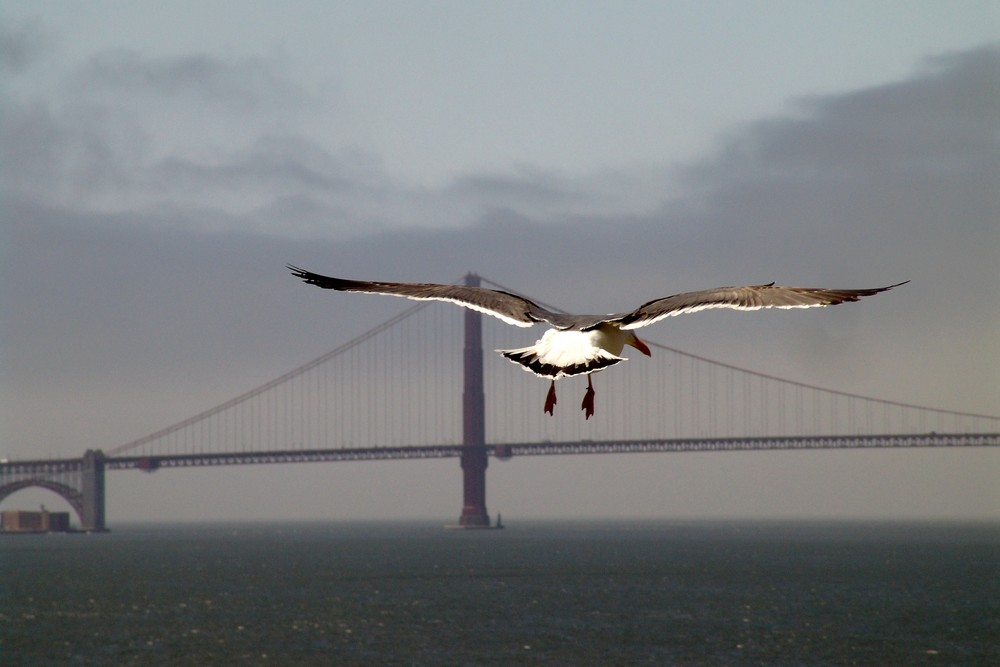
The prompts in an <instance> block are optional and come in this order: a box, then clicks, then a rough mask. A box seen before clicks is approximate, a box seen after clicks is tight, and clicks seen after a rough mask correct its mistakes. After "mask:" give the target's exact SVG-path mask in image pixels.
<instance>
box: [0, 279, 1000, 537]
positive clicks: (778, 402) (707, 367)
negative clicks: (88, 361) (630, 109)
mask: <svg viewBox="0 0 1000 667" xmlns="http://www.w3.org/2000/svg"><path fill="white" fill-rule="evenodd" d="M465 280H466V283H467V284H474V285H478V284H480V281H482V282H485V283H487V284H488V285H490V286H493V287H497V288H499V289H506V290H507V291H511V290H509V289H508V288H505V287H503V286H502V285H498V284H496V283H493V282H492V281H489V280H486V279H482V278H480V277H479V276H476V275H474V274H470V275H468V276H466V278H465ZM459 318H461V319H459ZM485 322H488V323H489V325H487V326H484V323H485ZM485 322H484V318H483V317H482V316H481V315H480V314H479V313H475V312H473V311H465V312H461V311H456V309H454V308H452V307H449V306H440V305H436V304H434V303H433V302H421V303H419V304H417V305H414V306H411V307H410V308H407V309H406V310H404V311H402V312H400V313H399V314H398V315H396V316H395V317H392V318H390V319H389V320H387V321H385V322H383V323H382V324H380V325H378V326H376V327H374V328H373V329H371V330H369V331H367V332H365V333H363V334H361V335H359V336H357V337H356V338H354V339H352V340H350V341H348V342H346V343H344V344H342V345H340V346H339V347H337V348H335V349H333V350H331V351H330V352H328V353H326V354H324V355H322V356H321V357H318V358H316V359H313V360H312V361H310V362H308V363H306V364H304V365H302V366H299V367H298V368H296V369H294V370H292V371H289V372H288V373H285V374H284V375H282V376H280V377H278V378H275V379H274V380H272V381H270V382H267V383H265V384H263V385H261V386H259V387H256V388H254V389H252V390H251V391H248V392H246V393H244V394H241V395H239V396H237V397H235V398H233V399H232V400H229V401H227V402H225V403H222V404H220V405H217V406H215V407H212V408H211V409H208V410H205V411H203V412H201V413H199V414H196V415H194V416H192V417H190V418H188V419H185V420H183V421H181V422H178V423H176V424H174V425H171V426H169V427H167V428H163V429H160V430H158V431H156V432H154V433H151V434H149V435H147V436H145V437H143V438H139V439H137V440H134V441H132V442H129V443H125V444H123V445H120V446H117V447H114V448H111V449H109V450H108V451H106V452H105V451H102V450H88V451H87V452H86V453H85V454H84V455H83V456H82V457H81V458H77V459H74V458H67V459H44V460H22V461H5V462H2V463H0V501H2V500H3V499H4V498H6V497H7V496H9V495H11V494H13V493H15V492H17V491H19V490H21V489H24V488H28V487H42V488H46V489H48V490H50V491H53V492H54V493H56V494H58V495H60V496H61V497H63V498H64V499H65V500H66V501H67V502H68V503H69V504H70V506H71V507H72V508H73V509H74V511H75V512H76V514H77V516H78V518H79V520H80V524H81V527H82V529H84V530H89V531H101V530H105V529H106V518H105V495H106V483H105V472H106V471H107V470H123V469H133V470H142V471H146V472H154V471H156V470H159V469H161V468H175V467H192V466H218V465H243V464H267V463H302V462H320V461H359V460H385V459H418V458H443V457H455V458H458V459H459V460H460V463H461V468H462V471H463V506H462V511H461V515H460V518H459V525H461V526H464V527H469V528H476V527H489V526H490V518H489V515H488V513H487V510H486V497H485V488H486V484H485V474H486V468H487V464H488V459H489V457H494V458H496V459H499V460H504V459H507V458H510V457H512V456H535V455H557V454H598V453H612V454H625V453H650V452H687V451H734V450H740V451H745V450H775V449H852V448H893V447H897V448H898V447H996V446H1000V417H997V416H991V415H982V414H973V413H967V412H959V411H953V410H943V409H937V408H931V407H926V406H918V405H911V404H907V403H902V402H897V401H891V400H883V399H879V398H873V397H868V396H862V395H858V394H853V393H848V392H842V391H835V390H831V389H827V388H822V387H818V386H815V385H811V384H806V383H802V382H796V381H794V380H789V379H784V378H779V377H775V376H773V375H769V374H765V373H760V372H757V371H753V370H750V369H746V368H741V367H737V366H734V365H731V364H725V363H721V362H718V361H714V360H711V359H707V358H705V357H701V356H697V355H693V354H689V353H687V352H684V351H681V350H678V349H676V348H672V347H668V346H665V345H661V344H658V343H656V342H654V341H650V340H648V339H646V342H647V343H648V344H649V345H650V346H651V347H653V348H654V351H655V352H656V353H655V354H654V356H653V358H652V359H651V360H647V359H643V360H642V361H643V363H641V364H639V363H637V364H626V365H625V366H622V367H619V368H617V369H616V370H615V372H613V373H605V374H601V377H600V380H601V383H602V391H601V392H599V393H598V406H597V409H598V412H597V416H596V418H594V419H590V420H584V419H583V418H582V415H581V414H580V413H579V411H578V410H577V409H576V407H577V406H575V405H566V404H565V403H568V402H569V399H568V396H570V395H571V393H572V389H573V383H574V380H573V379H569V380H562V381H561V384H562V385H563V390H562V392H561V394H560V395H561V396H563V397H564V398H563V400H564V403H563V404H560V405H559V406H557V409H556V413H555V415H554V416H548V415H544V414H542V410H541V400H542V396H543V393H544V388H540V387H543V385H542V384H540V383H539V382H538V380H537V378H534V377H532V376H531V375H530V374H528V373H525V372H522V371H520V370H518V369H516V368H513V367H511V366H510V364H509V362H507V361H506V360H504V359H502V358H501V357H500V356H499V355H494V354H489V355H484V353H483V350H484V349H497V348H502V347H512V346H514V345H517V344H518V343H517V342H516V341H514V342H512V340H511V339H512V337H513V336H515V335H517V334H520V335H522V336H526V338H525V342H524V344H528V343H531V342H533V340H534V337H535V336H534V335H533V333H532V332H530V331H527V332H525V331H524V330H519V331H517V332H514V331H512V329H511V328H510V327H507V326H503V325H497V326H491V325H494V323H493V322H492V320H490V319H486V320H485ZM529 338H530V339H529ZM457 350H462V353H461V354H459V353H458V352H457ZM577 380H579V379H577ZM578 389H579V392H578V393H579V394H580V395H582V393H583V391H582V390H583V385H582V384H580V385H579V387H578ZM602 401H604V402H602Z"/></svg>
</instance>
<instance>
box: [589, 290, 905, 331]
mask: <svg viewBox="0 0 1000 667" xmlns="http://www.w3.org/2000/svg"><path fill="white" fill-rule="evenodd" d="M908 282H910V281H908V280H907V281H905V282H901V283H897V284H895V285H889V286H888V287H876V288H873V289H821V288H811V287H780V286H776V285H775V284H774V283H771V284H769V285H751V286H747V287H719V288H716V289H709V290H702V291H700V292H686V293H684V294H675V295H673V296H668V297H664V298H662V299H654V300H652V301H648V302H646V303H644V304H642V305H641V306H639V307H638V308H636V309H635V310H633V311H632V312H630V313H623V314H620V315H614V316H612V317H610V318H608V320H607V321H609V322H616V323H618V325H619V326H620V327H621V328H622V329H638V328H639V327H644V326H647V325H650V324H653V323H654V322H659V321H660V320H662V319H663V318H665V317H670V316H672V315H680V314H681V313H693V312H696V311H699V310H706V309H708V308H734V309H736V310H759V309H761V308H815V307H817V306H830V305H834V304H838V303H844V302H845V301H857V300H858V299H859V298H861V297H863V296H871V295H872V294H878V293H879V292H884V291H886V290H889V289H892V288H893V287H899V286H900V285H905V284H906V283H908Z"/></svg>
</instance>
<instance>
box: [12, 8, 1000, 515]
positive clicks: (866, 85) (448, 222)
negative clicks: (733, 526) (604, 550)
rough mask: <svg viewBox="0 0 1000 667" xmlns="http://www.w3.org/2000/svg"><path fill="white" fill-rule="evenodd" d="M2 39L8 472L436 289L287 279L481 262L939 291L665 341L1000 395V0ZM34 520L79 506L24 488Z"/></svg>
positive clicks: (446, 481)
mask: <svg viewBox="0 0 1000 667" xmlns="http://www.w3.org/2000/svg"><path fill="white" fill-rule="evenodd" d="M206 4H208V6H207V7H206V6H205V5H206ZM0 44H2V51H0V58H2V62H0V66H2V72H3V75H2V80H0V85H2V92H0V155H2V156H3V159H2V161H0V197H2V200H0V206H2V215H0V234H2V237H0V247H2V255H0V270H2V272H3V280H2V283H0V284H2V287H0V290H2V291H0V298H2V311H3V317H2V318H0V335H2V338H0V342H2V356H0V396H2V399H0V403H2V405H3V407H2V413H0V416H2V419H3V422H2V424H0V429H2V431H0V435H2V442H0V456H3V457H8V458H37V457H49V456H55V457H58V456H78V455H80V454H81V453H82V452H83V450H84V449H87V448H101V449H105V450H108V449H111V448H113V447H115V446H117V445H120V444H122V443H124V442H128V441H131V440H133V439H135V438H138V437H141V436H143V435H145V434H147V433H149V432H152V431H155V430H157V429H159V428H161V427H163V426H166V425H169V424H171V423H174V422H177V421H179V420H181V419H184V418H185V417H188V416H190V415H191V414H193V413H195V412H198V411H200V410H202V409H205V408H208V407H210V406H212V405H214V404H217V403H221V402H223V401H225V400H227V399H229V398H232V397H233V396H236V395H237V394H240V393H242V392H243V391H246V390H247V389H250V388H252V387H254V386H256V385H258V384H260V383H261V382H263V381H266V380H268V379H270V378H272V377H276V376H278V375H280V374H282V373H284V372H285V371H287V370H289V369H291V368H293V367H295V366H297V365H298V364H300V363H303V362H305V361H308V360H309V359H311V358H313V357H316V356H318V355H320V354H322V353H324V352H326V351H328V350H329V349H332V348H333V347H335V346H336V345H338V344H339V343H342V342H344V341H346V340H348V339H350V338H352V337H354V336H356V335H358V334H359V333H361V332H363V331H364V330H366V329H367V328H370V327H371V326H373V325H375V324H377V323H378V322H380V321H381V320H383V319H385V318H386V317H388V316H389V315H391V314H393V313H395V312H398V311H399V309H400V308H401V307H402V304H401V303H399V302H396V301H395V300H391V299H378V298H372V299H370V300H369V299H363V298H360V297H350V296H344V295H331V294H328V293H322V292H320V291H319V290H314V289H309V288H306V287H304V286H302V285H301V284H300V283H297V282H296V281H294V280H293V279H291V278H290V277H289V276H288V275H287V273H286V272H285V270H284V268H283V267H284V264H285V263H286V262H293V263H295V264H298V265H301V266H304V267H307V268H310V269H312V270H315V271H318V272H321V273H331V274H336V275H342V276H345V277H357V278H372V279H389V280H414V281H431V282H438V281H441V282H448V281H452V280H455V279H456V278H458V277H459V276H461V275H462V274H464V273H465V272H466V271H470V270H471V271H476V272H478V273H480V274H482V275H484V276H488V277H489V278H491V279H493V280H496V281H497V282H500V283H503V284H505V285H507V286H509V287H511V288H514V289H517V290H519V291H522V292H524V293H527V294H530V295H532V296H534V297H536V298H538V299H541V300H543V301H545V302H547V303H553V304H558V305H559V306H561V307H564V308H566V309H569V310H579V311H590V312H611V311H620V310H624V309H627V308H631V307H633V306H635V305H638V303H641V302H643V301H646V300H648V299H651V298H654V297H659V296H665V295H667V294H672V293H676V292H680V291H687V290H693V289H702V288H707V287H715V286H719V285H728V284H748V283H758V282H768V281H771V280H776V281H778V282H780V283H784V284H798V285H809V286H829V287H874V286H882V285H887V284H890V283H895V282H899V281H901V280H910V281H912V282H911V283H910V284H909V285H907V286H905V287H904V288H900V289H898V290H895V291H893V292H891V293H889V294H887V295H880V296H878V297H875V298H874V299H872V300H866V301H865V302H862V303H861V304H851V305H850V306H844V307H838V308H830V309H825V310H823V311H822V312H821V313H820V314H819V315H816V314H815V313H816V311H807V312H803V313H796V314H795V316H794V317H792V316H788V317H786V316H785V315H784V314H781V315H780V316H777V317H774V316H772V314H771V313H755V314H748V313H735V312H727V313H718V312H713V313H704V314H698V315H690V316H685V317H683V318H676V320H672V321H669V322H665V323H661V324H660V325H657V326H656V327H654V328H651V329H649V330H648V331H649V333H648V335H649V337H650V338H652V339H654V340H658V341H662V342H664V343H667V344H671V345H674V346H676V347H680V348H682V349H686V350H689V351H691V352H694V353H696V354H701V355H704V356H708V357H711V358H716V359H719V360H721V361H724V362H729V363H735V364H737V365H740V366H745V367H749V368H757V369H759V370H761V371H765V372H773V373H775V374H777V375H781V376H787V377H791V378H795V379H799V380H802V381H806V382H809V383H812V384H818V385H822V386H829V387H830V388H833V389H839V390H844V391H851V392H857V393H862V394H866V395H873V396H879V397H884V398H887V399H891V400H895V401H902V402H907V403H916V404H922V405H932V406H937V407H941V408H946V409H953V410H962V411H969V412H976V413H986V414H1000V296H998V295H1000V269H998V268H997V267H998V266H1000V222H998V221H1000V194H998V193H1000V187H998V178H1000V150H998V148H1000V145H998V144H1000V5H997V3H996V2H993V1H992V0H990V1H984V2H909V3H895V2H870V1H865V2H839V3H822V2H818V3H813V2H766V3H745V2H713V3H693V2H692V3H688V2H683V3H681V2H672V3H640V2H633V3H610V4H609V3H596V2H595V3H590V2H572V3H562V2H547V3H535V2H531V3H528V2H525V3H517V2H512V3H467V2H435V3H392V2H364V3H361V2H358V3H313V2H282V3H270V4H263V3H257V4H253V5H250V4H249V3H242V2H215V3H203V2H172V3H142V2H100V1H97V2H87V3H77V2H65V3H64V2H46V3H23V2H7V1H0ZM383 301H388V302H390V303H382V302H383ZM376 302H377V303H376ZM439 307H442V308H444V307H446V306H439ZM345 315H346V316H345ZM289 323H295V326H289ZM634 363H641V361H638V362H634ZM511 372H519V371H516V369H513V368H512V369H511ZM543 391H544V385H540V390H539V396H541V395H542V394H543ZM998 471H1000V455H998V453H997V452H994V451H969V450H962V451H954V452H950V451H900V452H823V453H815V452H814V453H808V452H797V453H795V452H792V453H784V454H777V453H758V454H725V455H657V456H614V457H612V456H599V457H594V456H591V457H556V458H543V459H533V460H532V459H524V460H515V461H511V462H509V463H505V464H502V465H501V464H498V463H493V464H492V465H491V466H490V469H489V472H488V498H487V501H488V505H489V508H490V510H491V511H496V510H497V509H499V510H500V511H502V512H504V514H505V515H506V516H509V517H510V518H511V519H513V518H514V517H551V516H556V517H581V516H603V517H633V516H651V517H667V518H670V517H680V518H686V517H718V518H729V517H772V516H778V517H788V516H792V517H794V516H801V517H835V518H845V517H868V518H985V517H988V518H993V519H996V518H1000V492H998V491H996V490H995V486H996V485H995V484H994V483H992V482H993V481H995V477H996V473H997V472H998ZM108 483H109V492H108V498H109V499H108V516H109V521H110V522H111V524H112V525H113V524H114V522H116V521H126V520H151V519H157V520H168V519H182V520H183V519H191V518H197V517H205V518H211V519H230V518H288V517H302V518H324V517H326V518H366V519H371V518H407V517H412V518H422V519H435V520H436V519H441V520H454V518H456V517H457V515H458V512H459V510H460V500H461V498H460V493H461V486H460V471H459V469H458V462H457V461H455V460H445V461H433V462H397V463H384V462H383V463H352V464H325V465H313V466H261V467H241V468H229V469H223V468H213V469H205V470H197V471H162V472H160V473H157V474H156V475H151V476H147V475H140V474H138V473H130V472H115V473H110V474H109V477H108ZM262 489H263V491H262ZM387 489H391V493H390V492H387V491H386V490H387ZM37 502H45V503H46V504H47V505H48V506H50V507H58V506H59V504H60V503H61V502H62V501H60V500H59V499H57V498H56V497H55V496H53V495H52V494H49V493H48V492H44V491H40V490H36V491H24V492H20V493H18V494H15V495H14V496H12V497H10V498H9V499H7V500H6V501H5V502H4V504H3V507H4V508H5V509H6V508H8V507H15V506H16V507H21V506H33V505H35V504H37Z"/></svg>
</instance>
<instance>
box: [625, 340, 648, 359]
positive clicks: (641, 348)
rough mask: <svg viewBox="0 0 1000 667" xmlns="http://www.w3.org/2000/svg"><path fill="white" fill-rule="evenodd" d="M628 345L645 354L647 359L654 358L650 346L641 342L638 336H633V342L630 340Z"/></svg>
mask: <svg viewBox="0 0 1000 667" xmlns="http://www.w3.org/2000/svg"><path fill="white" fill-rule="evenodd" d="M628 344H629V345H631V346H632V347H634V348H635V349H637V350H639V351H640V352H642V353H643V354H645V355H646V356H647V357H651V356H653V353H652V352H650V351H649V346H647V345H646V344H645V343H643V342H642V341H641V340H639V337H638V336H632V340H630V341H629V342H628Z"/></svg>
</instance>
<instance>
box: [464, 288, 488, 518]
mask: <svg viewBox="0 0 1000 667" xmlns="http://www.w3.org/2000/svg"><path fill="white" fill-rule="evenodd" d="M465 284H466V285H469V286H470V287H479V276H478V275H476V274H474V273H469V274H468V275H466V276H465ZM464 373H465V387H464V390H463V392H462V445H463V449H462V458H461V463H462V515H461V517H460V518H459V521H458V523H459V525H460V526H462V527H464V528H489V527H490V515H489V514H487V512H486V465H487V458H486V392H485V390H484V388H483V321H482V315H481V314H480V313H477V312H475V311H473V310H468V309H467V310H466V311H465V370H464Z"/></svg>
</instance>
